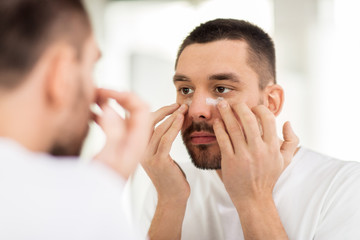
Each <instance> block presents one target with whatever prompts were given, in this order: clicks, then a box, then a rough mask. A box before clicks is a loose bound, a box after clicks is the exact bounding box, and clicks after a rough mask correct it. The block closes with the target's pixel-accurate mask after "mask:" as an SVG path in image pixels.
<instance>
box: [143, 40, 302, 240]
mask: <svg viewBox="0 0 360 240" xmlns="http://www.w3.org/2000/svg"><path fill="white" fill-rule="evenodd" d="M234 53H236V54H234ZM220 75H222V76H220ZM224 76H226V77H224ZM174 84H175V87H176V89H177V90H178V92H177V102H178V103H179V104H182V103H185V102H188V100H189V99H190V100H192V104H191V105H190V106H189V107H187V106H186V105H183V109H177V110H175V109H176V108H175V107H172V106H168V107H164V108H162V109H160V110H158V111H157V112H155V113H154V114H153V125H154V126H155V124H156V123H157V122H158V121H159V120H160V119H162V118H164V117H165V116H167V115H169V114H171V116H170V117H169V118H168V119H167V120H166V121H164V122H163V123H162V124H160V125H159V126H158V127H157V128H156V129H155V130H154V132H153V135H152V138H151V140H150V144H149V147H148V150H147V153H146V160H145V162H144V163H143V166H144V168H145V170H146V171H147V173H148V174H149V176H150V178H151V179H152V181H153V183H154V185H155V187H156V190H157V192H158V205H157V208H156V211H155V215H154V218H153V221H152V224H151V227H150V230H149V236H150V239H180V238H181V228H182V222H183V218H184V215H185V210H186V203H187V199H188V197H189V194H190V186H189V184H188V182H187V181H186V179H185V177H184V175H183V174H182V173H181V171H180V169H179V167H178V166H177V165H176V164H175V163H174V161H173V160H172V159H171V157H170V155H169V152H170V148H171V144H172V142H173V141H174V139H175V137H176V135H177V134H178V133H179V131H180V130H182V131H183V132H184V131H185V130H186V129H187V128H188V127H189V126H190V125H191V124H192V123H193V122H196V123H200V122H205V123H207V124H208V125H210V126H213V129H214V134H212V135H211V134H209V133H206V132H195V133H196V134H198V135H199V134H200V135H201V134H207V136H205V137H200V138H197V140H195V141H193V140H190V142H188V143H187V147H188V148H191V149H193V150H194V151H195V154H198V153H199V152H200V150H199V148H197V147H196V146H197V145H198V144H199V141H200V143H202V144H204V142H206V145H207V151H208V152H209V153H210V155H211V156H212V155H216V154H220V155H221V159H222V160H221V170H217V172H218V175H219V176H220V177H221V179H222V181H223V183H224V185H225V188H226V190H227V192H228V194H229V196H230V198H231V200H232V202H233V203H234V206H235V207H236V209H237V212H238V215H239V219H240V221H241V225H242V228H243V233H244V237H245V239H287V235H286V232H285V230H284V228H283V226H282V223H281V220H280V218H279V215H278V212H277V209H276V206H275V204H274V201H273V198H272V191H273V188H274V186H275V183H276V181H277V179H278V177H279V176H280V174H281V173H282V171H283V170H284V169H285V167H286V166H287V165H288V164H289V162H290V161H291V158H292V157H293V155H294V154H295V152H296V146H297V144H298V138H297V137H296V135H295V134H294V133H293V131H292V129H291V127H290V124H289V123H286V124H284V127H283V138H284V141H280V140H279V139H278V137H277V135H276V125H275V116H277V115H278V114H279V113H280V111H281V107H282V105H283V101H284V99H283V90H282V88H281V87H280V86H279V85H276V84H273V83H270V84H269V85H268V86H267V87H266V88H265V89H263V90H261V89H259V77H258V75H257V74H256V72H255V71H254V70H253V69H252V68H251V67H250V66H249V64H248V63H247V44H246V42H244V41H240V40H220V41H215V42H211V43H205V44H192V45H189V46H188V47H186V48H185V49H184V51H183V52H182V54H181V55H180V57H179V61H178V65H177V67H176V73H175V76H174ZM217 97H223V98H224V100H223V101H221V102H220V103H219V104H218V105H217V106H210V105H207V104H206V98H217ZM260 103H261V104H260ZM259 125H260V128H261V130H260V128H259ZM166 226H171V228H167V227H166Z"/></svg>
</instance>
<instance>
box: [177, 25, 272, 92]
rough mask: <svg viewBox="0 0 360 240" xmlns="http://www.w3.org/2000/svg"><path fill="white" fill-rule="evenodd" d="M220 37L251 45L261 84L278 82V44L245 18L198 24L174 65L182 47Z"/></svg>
mask: <svg viewBox="0 0 360 240" xmlns="http://www.w3.org/2000/svg"><path fill="white" fill-rule="evenodd" d="M219 40H243V41H245V42H246V43H247V45H248V47H249V48H248V53H249V54H248V59H247V61H248V63H249V65H250V66H251V67H252V68H253V70H254V71H255V72H256V73H257V74H258V76H259V79H260V81H259V87H260V89H264V88H265V87H266V86H267V84H268V83H269V82H274V83H276V66H275V65H276V64H275V47H274V43H273V41H272V39H271V37H270V36H269V35H268V34H267V33H265V32H264V31H263V30H262V29H261V28H259V27H258V26H256V25H254V24H252V23H249V22H247V21H243V20H236V19H215V20H212V21H208V22H206V23H203V24H201V25H199V26H198V27H196V28H195V29H194V30H193V31H192V32H191V33H190V34H189V35H188V36H187V37H186V38H185V40H184V41H183V43H182V44H181V46H180V49H179V51H178V55H177V59H176V63H175V66H176V65H177V62H178V59H179V57H180V55H181V53H182V51H183V50H184V49H185V48H186V47H187V46H189V45H191V44H195V43H200V44H205V43H209V42H214V41H219Z"/></svg>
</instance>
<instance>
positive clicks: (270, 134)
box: [251, 105, 278, 143]
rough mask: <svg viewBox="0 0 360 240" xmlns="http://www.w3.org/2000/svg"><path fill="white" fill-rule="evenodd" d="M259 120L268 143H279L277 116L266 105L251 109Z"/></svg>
mask: <svg viewBox="0 0 360 240" xmlns="http://www.w3.org/2000/svg"><path fill="white" fill-rule="evenodd" d="M251 110H252V111H253V113H254V114H255V115H256V117H257V118H258V119H260V124H261V126H260V127H261V128H262V132H263V139H264V141H265V142H267V143H278V136H277V133H276V120H275V116H274V114H273V113H272V112H270V110H269V109H268V108H267V107H265V106H264V105H258V106H256V107H253V108H252V109H251Z"/></svg>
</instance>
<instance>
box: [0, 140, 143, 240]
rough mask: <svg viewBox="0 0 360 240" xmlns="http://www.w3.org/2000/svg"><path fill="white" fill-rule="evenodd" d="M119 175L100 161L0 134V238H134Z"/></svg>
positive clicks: (80, 239)
mask: <svg viewBox="0 0 360 240" xmlns="http://www.w3.org/2000/svg"><path fill="white" fill-rule="evenodd" d="M123 186H124V180H123V179H121V178H120V177H119V176H118V175H117V174H115V172H113V171H112V170H110V169H108V168H107V167H105V166H103V165H102V164H101V163H92V164H84V163H80V162H79V161H77V159H74V158H55V157H51V156H49V155H46V154H37V153H32V152H29V151H27V150H26V149H24V148H23V147H21V146H20V145H18V144H17V143H15V142H13V141H10V140H6V139H3V138H0V239H4V240H5V239H6V240H23V239H27V240H49V239H51V240H57V239H59V240H60V239H61V240H64V239H67V240H68V239H74V240H75V239H76V240H82V239H86V240H90V239H94V240H95V239H96V240H99V239H117V240H119V239H139V238H136V237H135V234H134V231H133V230H132V227H131V226H130V224H128V221H127V219H126V217H125V215H124V213H123V210H122V206H121V203H122V192H123Z"/></svg>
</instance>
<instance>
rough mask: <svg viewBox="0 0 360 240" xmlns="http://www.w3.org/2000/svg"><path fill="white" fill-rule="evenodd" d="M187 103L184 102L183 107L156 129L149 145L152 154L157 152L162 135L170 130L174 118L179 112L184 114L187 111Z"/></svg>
mask: <svg viewBox="0 0 360 240" xmlns="http://www.w3.org/2000/svg"><path fill="white" fill-rule="evenodd" d="M187 108H188V107H187V105H185V104H183V105H181V107H180V108H179V109H178V110H177V111H176V112H175V113H173V114H172V115H171V116H170V117H169V118H168V119H166V120H165V121H164V122H162V123H161V124H160V125H159V126H157V128H156V129H155V130H154V133H153V135H152V137H151V139H150V143H149V146H148V151H149V153H150V154H155V153H156V152H157V149H158V146H159V143H160V140H161V138H162V136H163V135H164V134H165V133H166V132H167V131H168V129H169V128H170V127H171V125H172V124H173V122H174V119H175V117H176V115H177V114H181V115H184V114H185V113H186V111H187Z"/></svg>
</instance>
